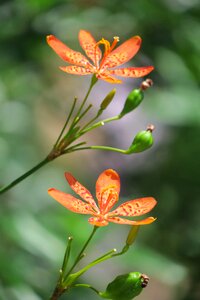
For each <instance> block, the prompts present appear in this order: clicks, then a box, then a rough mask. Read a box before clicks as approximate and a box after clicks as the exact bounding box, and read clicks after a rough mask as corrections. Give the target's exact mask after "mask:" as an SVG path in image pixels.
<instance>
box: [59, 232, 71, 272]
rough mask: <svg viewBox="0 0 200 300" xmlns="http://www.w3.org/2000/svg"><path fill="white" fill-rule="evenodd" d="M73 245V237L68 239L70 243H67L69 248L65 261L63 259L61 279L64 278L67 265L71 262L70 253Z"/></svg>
mask: <svg viewBox="0 0 200 300" xmlns="http://www.w3.org/2000/svg"><path fill="white" fill-rule="evenodd" d="M71 243H72V237H69V238H68V243H67V248H66V251H65V255H64V259H63V264H62V268H61V274H60V275H61V276H60V278H62V275H63V274H64V273H65V270H66V267H67V263H68V261H69V256H70V252H71Z"/></svg>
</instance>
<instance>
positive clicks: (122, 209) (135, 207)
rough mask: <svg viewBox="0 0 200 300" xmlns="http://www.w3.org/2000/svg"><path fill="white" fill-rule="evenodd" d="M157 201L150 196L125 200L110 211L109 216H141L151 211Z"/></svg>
mask: <svg viewBox="0 0 200 300" xmlns="http://www.w3.org/2000/svg"><path fill="white" fill-rule="evenodd" d="M156 203H157V201H156V200H155V199H154V198H152V197H146V198H139V199H135V200H130V201H127V202H125V203H123V204H121V205H120V206H119V207H117V208H116V209H115V210H114V211H112V212H110V213H109V214H108V215H109V216H129V217H133V216H141V215H144V214H146V213H148V212H149V211H151V210H152V209H153V208H154V206H155V205H156Z"/></svg>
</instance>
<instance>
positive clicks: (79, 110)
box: [69, 75, 98, 131]
mask: <svg viewBox="0 0 200 300" xmlns="http://www.w3.org/2000/svg"><path fill="white" fill-rule="evenodd" d="M95 78H96V77H95V75H93V76H92V79H91V83H90V86H89V89H88V91H87V94H86V95H85V98H84V99H83V101H82V103H81V106H80V107H79V109H78V111H77V113H76V115H75V117H74V120H73V121H72V124H71V126H70V129H69V131H70V130H71V129H72V128H73V127H74V126H75V125H76V124H77V123H78V122H79V115H80V113H81V111H82V109H83V106H84V105H85V103H86V101H87V99H88V97H89V94H90V92H91V90H92V88H93V86H94V85H95V83H96V82H97V80H98V79H97V78H96V79H95Z"/></svg>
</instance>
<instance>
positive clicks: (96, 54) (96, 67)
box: [47, 30, 154, 83]
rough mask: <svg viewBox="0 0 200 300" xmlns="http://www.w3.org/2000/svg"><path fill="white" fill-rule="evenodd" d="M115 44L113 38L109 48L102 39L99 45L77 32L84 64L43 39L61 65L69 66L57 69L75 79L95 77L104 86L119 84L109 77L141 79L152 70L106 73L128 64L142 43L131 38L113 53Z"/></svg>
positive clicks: (78, 55)
mask: <svg viewBox="0 0 200 300" xmlns="http://www.w3.org/2000/svg"><path fill="white" fill-rule="evenodd" d="M118 41H119V38H118V37H114V41H113V43H112V45H110V43H109V41H107V40H105V39H104V38H102V39H101V40H100V41H99V42H96V41H95V39H94V38H93V36H92V35H91V33H90V32H88V31H85V30H80V32H79V42H80V45H81V47H82V48H83V50H84V51H85V53H86V55H87V57H88V58H89V59H90V60H88V59H87V58H86V57H85V56H84V55H83V54H81V53H80V52H77V51H74V50H72V49H70V48H69V47H67V46H66V45H65V44H63V43H62V42H61V41H60V40H58V39H57V38H56V37H55V36H54V35H49V36H47V43H48V44H49V46H50V47H51V48H52V49H53V50H54V51H55V52H56V53H57V54H58V55H59V56H60V57H61V58H62V59H63V60H64V61H66V62H68V63H70V64H72V65H71V66H67V67H60V69H61V70H62V71H64V72H67V73H71V74H76V75H88V74H95V75H96V77H97V78H100V79H103V80H105V81H107V82H110V83H121V82H122V81H121V80H118V79H116V78H115V77H113V76H112V75H117V76H122V77H143V76H145V75H147V74H149V73H150V72H151V71H152V70H153V69H154V68H153V67H152V66H148V67H140V68H136V67H131V68H119V69H114V70H113V69H110V68H115V67H118V66H120V65H122V64H124V63H126V62H128V61H129V60H130V59H131V58H132V57H133V56H134V55H135V54H136V53H137V52H138V50H139V49H140V45H141V41H142V40H141V38H140V37H139V36H134V37H132V38H130V39H129V40H127V41H126V42H124V43H123V44H122V45H121V46H119V47H117V48H116V49H115V50H113V49H114V48H115V46H116V44H117V43H118ZM101 44H102V45H104V47H105V51H104V55H103V57H102V53H101V49H100V48H99V45H101Z"/></svg>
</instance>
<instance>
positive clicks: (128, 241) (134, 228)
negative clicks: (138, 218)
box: [126, 225, 140, 246]
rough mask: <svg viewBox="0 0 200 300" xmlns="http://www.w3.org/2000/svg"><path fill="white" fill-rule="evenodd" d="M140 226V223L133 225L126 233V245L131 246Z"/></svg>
mask: <svg viewBox="0 0 200 300" xmlns="http://www.w3.org/2000/svg"><path fill="white" fill-rule="evenodd" d="M139 228H140V225H133V226H132V227H131V229H130V231H129V233H128V236H127V239H126V245H128V246H131V245H132V244H133V243H134V241H135V239H136V236H137V234H138V230H139Z"/></svg>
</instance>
